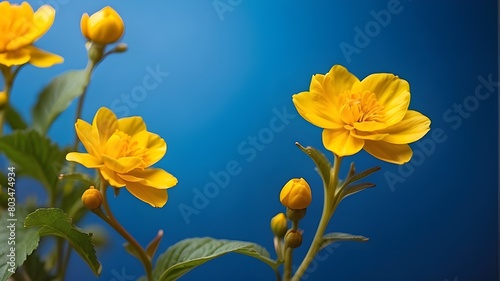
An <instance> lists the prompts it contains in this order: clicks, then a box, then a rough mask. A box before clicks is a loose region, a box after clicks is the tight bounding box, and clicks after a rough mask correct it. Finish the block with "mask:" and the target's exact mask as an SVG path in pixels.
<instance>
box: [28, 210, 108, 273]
mask: <svg viewBox="0 0 500 281" xmlns="http://www.w3.org/2000/svg"><path fill="white" fill-rule="evenodd" d="M24 225H25V226H26V227H31V226H39V227H41V228H40V230H39V231H38V233H39V235H40V236H45V235H55V236H59V237H62V238H64V239H66V240H68V242H69V243H70V244H71V246H73V248H74V249H75V251H76V252H77V253H78V254H79V255H80V256H81V257H82V258H83V260H84V261H85V262H87V264H88V265H89V266H90V268H91V269H92V271H94V273H95V274H96V275H100V274H101V269H102V268H101V264H100V263H99V261H98V260H97V256H96V253H95V249H94V245H93V244H92V241H91V236H92V235H91V234H87V233H83V232H82V231H81V230H80V229H78V228H77V227H76V226H75V225H73V223H72V222H71V218H69V217H68V216H67V215H66V214H65V213H64V212H63V211H62V210H61V209H56V208H47V209H38V210H36V211H35V212H33V213H31V214H29V215H28V217H26V221H25V222H24Z"/></svg>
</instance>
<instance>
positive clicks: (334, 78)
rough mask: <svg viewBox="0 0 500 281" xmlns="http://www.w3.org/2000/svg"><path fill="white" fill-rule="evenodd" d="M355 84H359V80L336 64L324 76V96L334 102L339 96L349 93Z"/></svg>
mask: <svg viewBox="0 0 500 281" xmlns="http://www.w3.org/2000/svg"><path fill="white" fill-rule="evenodd" d="M356 83H359V79H358V78H357V77H356V76H354V75H353V74H352V73H350V72H349V71H348V70H347V68H345V67H343V66H342V65H338V64H337V65H334V66H333V67H332V68H331V69H330V71H329V72H328V73H327V74H326V75H325V80H324V82H323V88H324V89H325V92H326V94H327V95H328V96H329V97H330V98H331V99H332V100H334V98H336V97H338V96H339V95H340V94H342V93H345V92H347V91H350V90H351V89H352V87H353V85H354V84H356ZM332 109H339V108H332Z"/></svg>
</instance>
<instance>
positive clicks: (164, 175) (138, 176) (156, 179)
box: [120, 168, 177, 189]
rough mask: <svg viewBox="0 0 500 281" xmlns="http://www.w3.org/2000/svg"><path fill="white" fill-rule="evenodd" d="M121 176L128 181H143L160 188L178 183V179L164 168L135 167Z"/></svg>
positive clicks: (144, 183) (142, 182)
mask: <svg viewBox="0 0 500 281" xmlns="http://www.w3.org/2000/svg"><path fill="white" fill-rule="evenodd" d="M120 177H121V178H122V179H123V180H125V181H128V182H136V183H141V184H143V185H147V186H151V187H154V188H158V189H167V188H171V187H173V186H175V185H176V184H177V179H176V178H175V177H174V176H173V175H171V174H170V173H168V172H166V171H164V170H163V169H155V168H148V169H144V170H141V169H135V170H133V171H130V172H129V173H127V174H124V175H120Z"/></svg>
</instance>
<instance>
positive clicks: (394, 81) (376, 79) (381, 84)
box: [352, 73, 410, 106]
mask: <svg viewBox="0 0 500 281" xmlns="http://www.w3.org/2000/svg"><path fill="white" fill-rule="evenodd" d="M364 91H371V92H372V93H375V95H376V96H377V101H378V102H379V103H380V104H382V105H384V106H386V105H387V104H388V103H390V102H391V101H392V100H393V99H394V98H397V97H398V96H399V95H400V94H401V93H403V92H410V85H409V84H408V82H407V81H406V80H403V79H400V78H399V77H398V76H396V75H394V74H390V73H375V74H371V75H368V76H367V77H366V78H365V79H363V80H362V81H361V82H358V83H355V84H354V85H353V87H352V92H364Z"/></svg>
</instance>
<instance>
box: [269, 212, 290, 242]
mask: <svg viewBox="0 0 500 281" xmlns="http://www.w3.org/2000/svg"><path fill="white" fill-rule="evenodd" d="M271 230H272V231H273V233H274V236H276V237H279V238H283V237H285V234H286V230H287V221H286V216H285V214H283V213H279V214H277V215H276V216H274V217H273V218H272V219H271Z"/></svg>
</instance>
